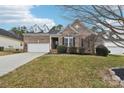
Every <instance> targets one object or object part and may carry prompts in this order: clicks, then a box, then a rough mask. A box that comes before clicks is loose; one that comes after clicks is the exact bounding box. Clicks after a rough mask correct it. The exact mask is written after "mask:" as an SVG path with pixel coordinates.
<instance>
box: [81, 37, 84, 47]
mask: <svg viewBox="0 0 124 93" xmlns="http://www.w3.org/2000/svg"><path fill="white" fill-rule="evenodd" d="M83 46H84V40H83V39H81V47H83Z"/></svg>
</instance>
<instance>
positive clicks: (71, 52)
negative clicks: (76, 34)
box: [68, 47, 77, 54]
mask: <svg viewBox="0 0 124 93" xmlns="http://www.w3.org/2000/svg"><path fill="white" fill-rule="evenodd" d="M68 53H69V54H76V53H77V48H76V47H69V48H68Z"/></svg>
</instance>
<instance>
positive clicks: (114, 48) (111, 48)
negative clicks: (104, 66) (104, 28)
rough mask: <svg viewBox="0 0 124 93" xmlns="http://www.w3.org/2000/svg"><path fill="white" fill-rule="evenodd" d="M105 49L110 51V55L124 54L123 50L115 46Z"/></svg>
mask: <svg viewBox="0 0 124 93" xmlns="http://www.w3.org/2000/svg"><path fill="white" fill-rule="evenodd" d="M107 48H108V49H109V50H110V51H111V53H110V54H119V55H120V54H124V49H123V48H120V47H117V46H107Z"/></svg>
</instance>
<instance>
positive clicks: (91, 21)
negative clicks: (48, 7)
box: [64, 5, 124, 48]
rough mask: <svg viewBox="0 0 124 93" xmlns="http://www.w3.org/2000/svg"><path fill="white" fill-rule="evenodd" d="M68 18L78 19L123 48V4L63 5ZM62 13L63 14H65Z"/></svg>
mask: <svg viewBox="0 0 124 93" xmlns="http://www.w3.org/2000/svg"><path fill="white" fill-rule="evenodd" d="M64 9H66V14H67V15H68V17H69V19H70V18H71V17H72V18H75V19H80V20H81V21H82V22H84V23H85V24H86V25H88V26H89V27H93V29H95V31H96V32H98V33H99V32H100V34H101V33H102V34H101V36H102V37H103V38H104V39H106V40H110V41H111V42H113V43H114V44H116V45H117V46H119V47H122V48H124V6H120V5H118V6H117V5H116V6H112V5H109V6H108V5H106V6H103V5H101V6H97V5H95V6H83V5H78V6H74V5H72V6H64ZM67 15H64V16H67Z"/></svg>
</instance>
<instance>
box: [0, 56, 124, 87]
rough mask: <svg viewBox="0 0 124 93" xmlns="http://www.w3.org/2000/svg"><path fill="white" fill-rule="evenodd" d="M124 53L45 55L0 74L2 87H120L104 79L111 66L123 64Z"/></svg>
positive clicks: (121, 65)
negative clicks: (106, 55) (108, 54)
mask: <svg viewBox="0 0 124 93" xmlns="http://www.w3.org/2000/svg"><path fill="white" fill-rule="evenodd" d="M123 66H124V57H123V56H108V57H98V56H88V55H87V56H77V55H74V56H45V55H44V56H42V57H39V58H37V59H35V60H33V61H32V62H30V63H27V64H25V65H24V66H21V67H20V68H18V69H16V70H15V71H12V72H11V73H9V74H7V75H5V76H2V77H0V87H34V88H37V87H38V88H39V87H45V88H46V87H49V88H51V87H68V88H69V87H118V86H115V85H111V84H109V83H108V82H104V81H103V78H102V77H103V73H104V72H105V71H106V70H108V68H111V67H123Z"/></svg>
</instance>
